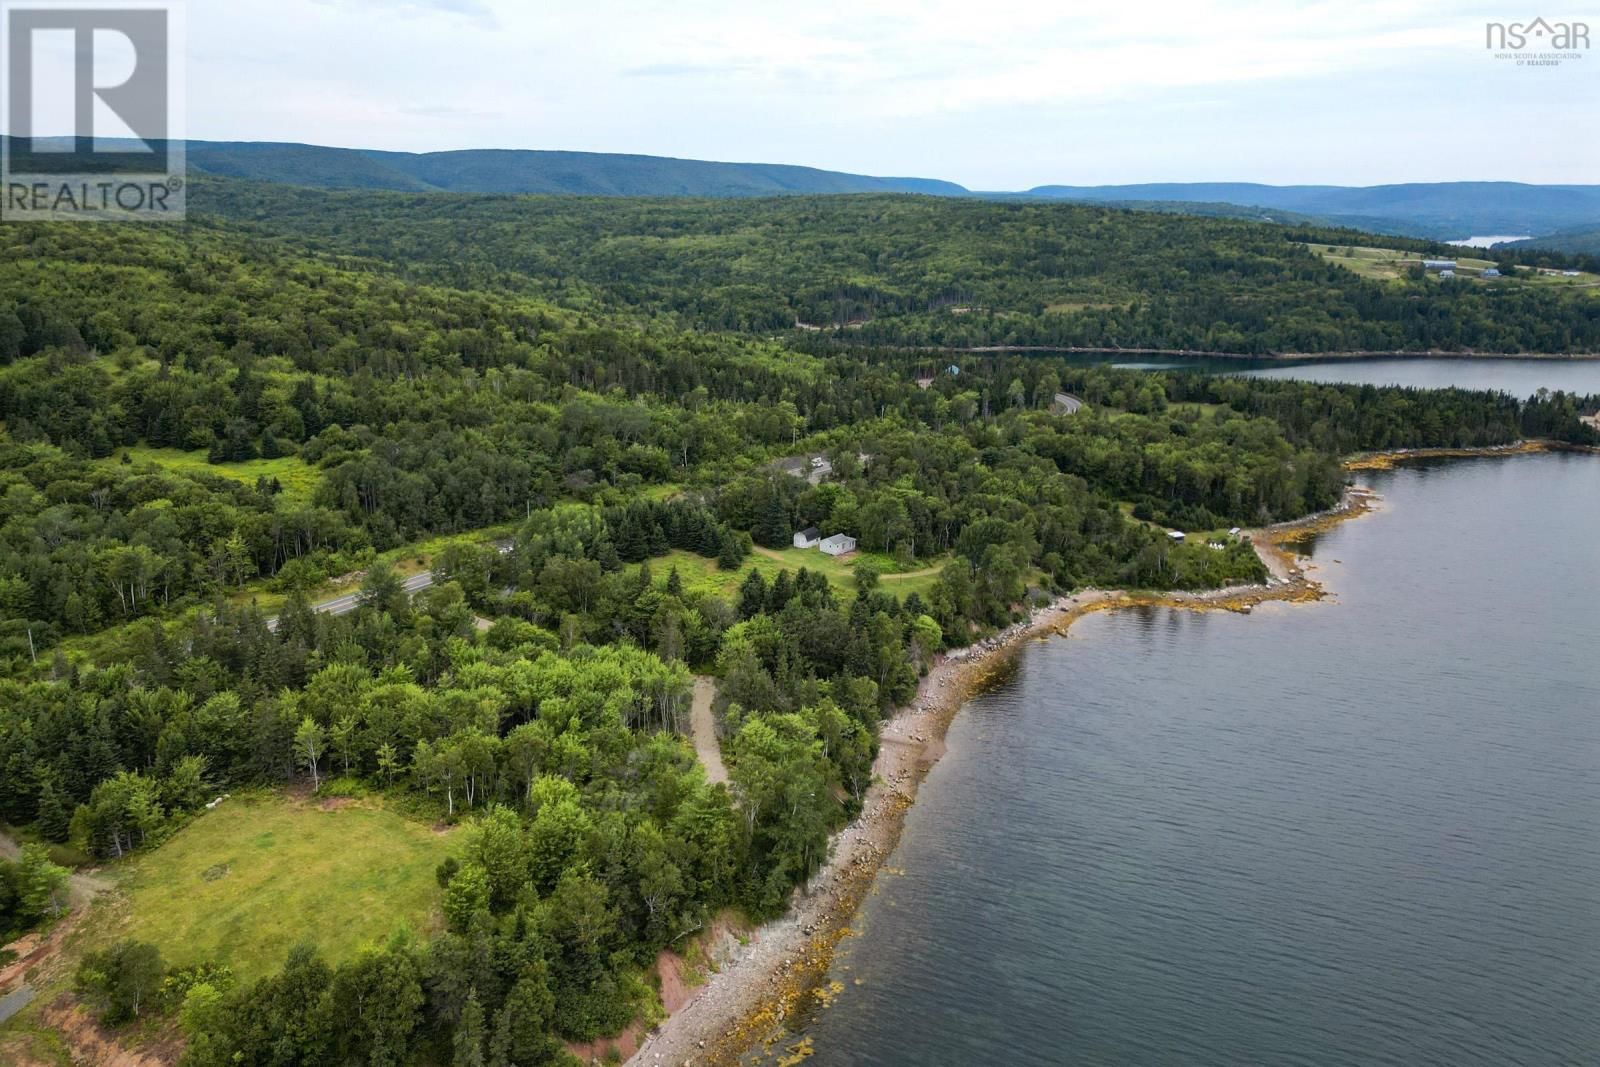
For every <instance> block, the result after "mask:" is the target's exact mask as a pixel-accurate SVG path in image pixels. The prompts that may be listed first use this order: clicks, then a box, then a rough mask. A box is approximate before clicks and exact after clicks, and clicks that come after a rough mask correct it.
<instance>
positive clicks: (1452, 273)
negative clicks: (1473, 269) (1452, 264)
mask: <svg viewBox="0 0 1600 1067" xmlns="http://www.w3.org/2000/svg"><path fill="white" fill-rule="evenodd" d="M1455 276H1456V272H1455V271H1453V270H1442V271H1440V272H1439V277H1441V278H1454V277H1455Z"/></svg>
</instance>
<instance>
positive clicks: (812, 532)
mask: <svg viewBox="0 0 1600 1067" xmlns="http://www.w3.org/2000/svg"><path fill="white" fill-rule="evenodd" d="M800 536H801V537H804V538H805V539H806V540H807V541H815V540H816V539H817V538H819V537H821V536H822V531H821V530H819V529H817V528H816V527H815V526H807V527H806V528H805V529H804V530H801V531H800Z"/></svg>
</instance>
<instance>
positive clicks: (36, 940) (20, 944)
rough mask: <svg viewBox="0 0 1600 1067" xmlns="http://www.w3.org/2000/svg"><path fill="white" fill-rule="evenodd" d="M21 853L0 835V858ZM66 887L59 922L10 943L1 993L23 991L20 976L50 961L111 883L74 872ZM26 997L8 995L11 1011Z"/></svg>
mask: <svg viewBox="0 0 1600 1067" xmlns="http://www.w3.org/2000/svg"><path fill="white" fill-rule="evenodd" d="M21 854H22V849H21V848H20V847H18V845H17V843H16V842H15V841H13V840H12V839H11V838H10V837H9V836H8V835H6V834H0V857H4V858H5V859H8V860H14V859H16V858H17V857H18V856H20V855H21ZM67 887H68V911H67V914H66V915H65V916H64V917H63V918H62V919H61V921H60V922H58V923H56V924H55V926H53V927H51V928H50V929H49V931H48V932H47V933H46V934H44V935H43V936H42V937H41V936H39V934H37V933H33V934H25V935H24V936H23V937H22V938H20V939H19V940H17V941H16V942H14V943H13V944H12V945H11V946H10V947H11V949H12V951H14V952H16V953H17V958H16V959H15V960H13V961H12V962H11V963H9V964H7V965H6V966H4V967H0V993H11V994H21V993H22V992H23V990H26V989H27V988H28V987H27V983H26V982H25V981H24V980H23V979H24V978H25V976H26V975H27V974H28V972H30V971H32V970H33V969H34V968H36V967H39V966H40V965H42V964H44V963H47V962H49V961H50V959H51V958H52V957H53V956H54V955H55V954H56V952H57V951H58V950H59V949H60V948H61V946H62V944H63V943H64V942H65V941H66V939H67V935H68V934H70V933H71V932H72V931H73V930H74V929H76V928H77V925H78V923H80V922H81V921H83V917H84V916H85V915H86V914H87V913H88V911H89V905H90V903H92V902H93V901H94V898H95V897H96V896H97V895H99V894H100V893H102V892H104V891H105V890H107V889H110V888H111V883H110V882H109V881H107V880H106V879H104V878H102V877H100V876H99V875H96V874H92V873H78V872H74V873H73V874H72V875H71V877H70V878H69V879H68V881H67ZM29 999H31V997H30V996H29V995H26V994H24V995H21V996H15V997H8V998H7V1005H8V1007H9V1010H10V1012H12V1013H14V1012H16V1011H19V1010H21V1009H22V1008H23V1007H24V1006H25V1005H26V1004H27V1002H28V1000H29Z"/></svg>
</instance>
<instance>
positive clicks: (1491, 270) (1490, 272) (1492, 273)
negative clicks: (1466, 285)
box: [1483, 267, 1500, 278]
mask: <svg viewBox="0 0 1600 1067" xmlns="http://www.w3.org/2000/svg"><path fill="white" fill-rule="evenodd" d="M1483 276H1484V277H1485V278H1498V277H1500V268H1499V267H1485V268H1483Z"/></svg>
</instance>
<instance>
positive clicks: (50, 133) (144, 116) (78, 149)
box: [0, 0, 186, 222]
mask: <svg viewBox="0 0 1600 1067" xmlns="http://www.w3.org/2000/svg"><path fill="white" fill-rule="evenodd" d="M181 30H182V10H181V8H179V7H178V6H177V5H176V4H175V3H172V2H170V0H99V2H97V3H94V4H93V6H88V5H86V4H85V3H83V0H78V2H75V3H66V2H62V0H0V57H3V61H4V64H5V74H4V77H0V92H3V94H4V98H3V100H0V115H3V117H4V123H5V128H4V130H3V131H0V132H3V134H4V136H3V137H0V219H4V220H5V221H7V222H39V221H106V222H111V221H160V220H169V219H170V220H176V219H181V218H182V217H183V215H184V208H185V200H186V198H185V192H186V190H185V182H184V140H183V137H184V134H183V130H182V129H181V125H182V108H181V106H180V105H181V102H182V99H183V81H182V73H183V71H182V60H183V50H182V45H181V41H182V37H181Z"/></svg>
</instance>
